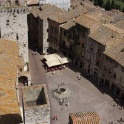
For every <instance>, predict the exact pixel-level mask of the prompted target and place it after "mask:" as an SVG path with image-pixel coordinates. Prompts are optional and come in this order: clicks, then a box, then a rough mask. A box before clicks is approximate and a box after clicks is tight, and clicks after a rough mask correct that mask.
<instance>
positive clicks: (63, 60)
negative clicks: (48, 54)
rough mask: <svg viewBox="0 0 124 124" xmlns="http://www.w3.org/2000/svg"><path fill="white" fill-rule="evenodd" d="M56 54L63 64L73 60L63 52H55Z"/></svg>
mask: <svg viewBox="0 0 124 124" xmlns="http://www.w3.org/2000/svg"><path fill="white" fill-rule="evenodd" d="M55 56H56V57H57V59H58V60H59V61H60V62H61V63H62V64H65V63H69V62H71V59H70V58H68V57H65V56H64V54H62V53H55Z"/></svg>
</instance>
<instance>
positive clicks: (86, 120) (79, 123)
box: [69, 112, 100, 124]
mask: <svg viewBox="0 0 124 124" xmlns="http://www.w3.org/2000/svg"><path fill="white" fill-rule="evenodd" d="M69 117H70V119H71V120H70V121H72V122H73V124H91V123H93V124H100V117H99V115H98V114H97V113H96V112H84V113H71V114H70V115H69Z"/></svg>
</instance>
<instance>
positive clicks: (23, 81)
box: [18, 76, 28, 85]
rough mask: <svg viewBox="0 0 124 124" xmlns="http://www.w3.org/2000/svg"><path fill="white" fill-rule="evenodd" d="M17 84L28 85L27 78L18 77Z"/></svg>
mask: <svg viewBox="0 0 124 124" xmlns="http://www.w3.org/2000/svg"><path fill="white" fill-rule="evenodd" d="M18 83H22V84H24V85H28V78H27V77H26V76H20V77H19V78H18Z"/></svg>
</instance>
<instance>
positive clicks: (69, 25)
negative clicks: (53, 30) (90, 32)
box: [61, 20, 76, 30]
mask: <svg viewBox="0 0 124 124" xmlns="http://www.w3.org/2000/svg"><path fill="white" fill-rule="evenodd" d="M75 25H76V23H75V22H74V21H73V20H70V21H67V23H64V24H63V25H62V26H61V27H62V28H64V29H66V30H69V29H70V28H71V27H73V26H75Z"/></svg>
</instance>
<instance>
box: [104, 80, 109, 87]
mask: <svg viewBox="0 0 124 124" xmlns="http://www.w3.org/2000/svg"><path fill="white" fill-rule="evenodd" d="M105 85H106V86H107V87H108V88H109V85H110V82H109V80H105Z"/></svg>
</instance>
